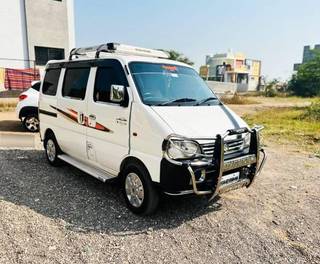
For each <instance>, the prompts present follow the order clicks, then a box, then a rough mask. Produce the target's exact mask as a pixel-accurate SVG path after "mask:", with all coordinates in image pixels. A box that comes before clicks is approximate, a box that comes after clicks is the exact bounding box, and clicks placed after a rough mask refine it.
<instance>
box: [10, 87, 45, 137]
mask: <svg viewBox="0 0 320 264" xmlns="http://www.w3.org/2000/svg"><path fill="white" fill-rule="evenodd" d="M40 85H41V82H40V81H34V82H32V84H31V87H30V88H29V89H28V90H26V91H24V92H23V93H21V94H20V95H19V102H18V104H17V107H16V116H17V118H19V119H20V120H21V122H22V124H23V126H24V127H25V129H27V130H28V131H29V132H37V131H39V117H38V102H39V89H40Z"/></svg>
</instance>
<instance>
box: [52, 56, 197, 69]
mask: <svg viewBox="0 0 320 264" xmlns="http://www.w3.org/2000/svg"><path fill="white" fill-rule="evenodd" d="M104 59H118V60H120V61H122V62H123V63H124V64H128V63H130V62H133V61H139V62H151V63H165V64H174V65H179V66H185V67H189V68H192V66H190V65H188V64H186V63H183V62H179V61H175V60H169V59H163V58H155V57H148V56H134V55H126V54H118V53H117V54H115V53H105V54H101V55H100V57H99V58H94V57H85V56H83V57H80V58H76V59H73V60H67V59H65V60H50V61H48V63H47V65H50V64H53V63H68V62H81V61H89V60H91V61H92V60H97V61H99V60H104Z"/></svg>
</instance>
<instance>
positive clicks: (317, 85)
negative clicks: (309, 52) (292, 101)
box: [288, 52, 320, 96]
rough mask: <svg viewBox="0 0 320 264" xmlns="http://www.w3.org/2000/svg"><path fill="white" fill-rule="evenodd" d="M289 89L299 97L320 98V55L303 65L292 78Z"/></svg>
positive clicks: (317, 53) (317, 54)
mask: <svg viewBox="0 0 320 264" xmlns="http://www.w3.org/2000/svg"><path fill="white" fill-rule="evenodd" d="M288 88H289V90H290V91H292V93H293V94H295V95H299V96H320V53H319V52H316V55H315V58H314V59H313V60H311V61H309V62H306V63H304V64H302V65H301V66H300V67H299V69H298V72H297V74H295V75H293V76H292V79H291V80H290V81H289V85H288Z"/></svg>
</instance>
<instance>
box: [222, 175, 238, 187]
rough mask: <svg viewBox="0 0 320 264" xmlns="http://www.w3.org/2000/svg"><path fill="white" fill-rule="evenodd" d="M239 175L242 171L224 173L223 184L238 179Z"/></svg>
mask: <svg viewBox="0 0 320 264" xmlns="http://www.w3.org/2000/svg"><path fill="white" fill-rule="evenodd" d="M239 177H240V172H234V173H230V174H227V175H224V176H222V178H221V184H226V183H229V182H234V181H238V180H239Z"/></svg>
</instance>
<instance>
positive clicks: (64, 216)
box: [0, 150, 221, 236]
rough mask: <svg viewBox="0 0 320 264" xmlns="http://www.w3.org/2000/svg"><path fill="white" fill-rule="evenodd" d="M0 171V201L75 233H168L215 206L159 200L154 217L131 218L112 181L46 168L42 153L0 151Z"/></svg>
mask: <svg viewBox="0 0 320 264" xmlns="http://www.w3.org/2000/svg"><path fill="white" fill-rule="evenodd" d="M0 168H1V175H0V199H2V200H5V201H8V202H11V203H14V204H16V205H23V206H26V207H28V208H30V209H31V210H34V211H35V212H37V213H39V214H42V215H44V216H46V217H49V218H51V219H55V220H62V221H64V222H63V223H64V225H65V226H66V227H67V228H69V229H71V230H74V231H77V232H92V231H93V232H99V233H109V234H113V235H119V236H121V235H130V234H137V233H144V232H148V230H151V229H152V230H159V229H168V228H169V229H170V228H175V227H177V226H179V225H181V224H182V223H185V222H187V221H190V220H192V219H194V218H197V217H199V216H201V215H204V214H207V213H208V212H212V211H217V210H220V207H221V204H220V203H219V201H215V202H214V203H208V201H207V199H206V198H204V197H195V196H191V197H163V198H162V200H161V204H160V207H159V210H158V211H157V212H156V213H155V214H154V215H152V216H148V217H140V216H136V215H134V214H133V213H131V212H130V211H129V210H128V209H127V208H126V206H125V203H124V199H123V198H122V195H121V191H120V189H119V186H118V185H117V184H116V183H106V184H103V183H101V182H100V181H98V180H96V179H95V178H93V177H91V176H89V175H88V174H85V173H84V172H82V171H80V170H78V169H76V168H74V167H72V166H70V165H67V164H65V165H63V166H62V167H58V168H55V167H51V166H50V165H49V164H48V163H47V162H46V160H45V156H44V153H43V151H36V150H0Z"/></svg>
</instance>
